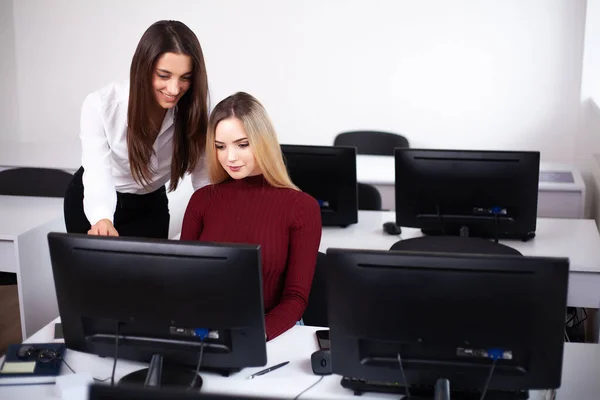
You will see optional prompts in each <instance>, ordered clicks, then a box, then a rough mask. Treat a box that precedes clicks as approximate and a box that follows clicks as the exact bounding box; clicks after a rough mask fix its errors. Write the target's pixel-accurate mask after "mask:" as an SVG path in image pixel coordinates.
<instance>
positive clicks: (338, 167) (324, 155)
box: [281, 144, 358, 226]
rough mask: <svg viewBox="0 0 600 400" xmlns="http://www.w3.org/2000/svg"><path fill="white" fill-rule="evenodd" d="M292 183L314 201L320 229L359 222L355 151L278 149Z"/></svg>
mask: <svg viewBox="0 0 600 400" xmlns="http://www.w3.org/2000/svg"><path fill="white" fill-rule="evenodd" d="M281 151H282V152H283V158H284V161H285V163H286V166H287V169H288V173H289V175H290V178H291V179H292V182H294V184H295V185H296V186H298V187H299V188H300V190H302V191H303V192H306V193H308V194H309V195H311V196H312V197H314V198H315V199H316V200H317V201H318V202H319V205H320V207H321V220H322V224H323V226H348V225H351V224H355V223H357V222H358V193H357V183H356V148H355V147H333V146H302V145H289V144H284V145H281Z"/></svg>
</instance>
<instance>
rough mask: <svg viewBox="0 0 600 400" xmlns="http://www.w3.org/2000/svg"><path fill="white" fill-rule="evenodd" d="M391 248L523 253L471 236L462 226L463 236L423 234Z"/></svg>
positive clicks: (503, 253)
mask: <svg viewBox="0 0 600 400" xmlns="http://www.w3.org/2000/svg"><path fill="white" fill-rule="evenodd" d="M390 250H396V251H421V252H437V253H463V254H493V255H522V254H521V252H519V251H518V250H516V249H514V248H512V247H510V246H506V245H504V244H501V243H496V242H494V241H491V240H487V239H483V238H478V237H470V236H468V230H466V228H461V236H421V237H417V238H411V239H405V240H400V241H398V242H396V243H394V244H393V245H392V247H391V248H390Z"/></svg>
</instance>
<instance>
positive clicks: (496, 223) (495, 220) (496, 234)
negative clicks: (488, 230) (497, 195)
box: [494, 212, 498, 243]
mask: <svg viewBox="0 0 600 400" xmlns="http://www.w3.org/2000/svg"><path fill="white" fill-rule="evenodd" d="M494 241H495V242H496V243H498V213H497V212H495V213H494Z"/></svg>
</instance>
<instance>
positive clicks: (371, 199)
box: [358, 182, 382, 211]
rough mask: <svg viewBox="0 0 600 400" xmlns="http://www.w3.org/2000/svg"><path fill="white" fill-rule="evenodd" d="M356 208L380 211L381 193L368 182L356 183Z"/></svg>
mask: <svg viewBox="0 0 600 400" xmlns="http://www.w3.org/2000/svg"><path fill="white" fill-rule="evenodd" d="M358 209H359V210H372V211H381V210H382V208H381V194H380V193H379V190H377V188H376V187H375V186H373V185H369V184H368V183H360V182H359V183H358Z"/></svg>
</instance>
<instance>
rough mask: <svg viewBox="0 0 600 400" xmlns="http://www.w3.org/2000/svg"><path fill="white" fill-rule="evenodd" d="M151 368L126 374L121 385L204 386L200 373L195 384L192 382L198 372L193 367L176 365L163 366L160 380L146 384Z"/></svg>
mask: <svg viewBox="0 0 600 400" xmlns="http://www.w3.org/2000/svg"><path fill="white" fill-rule="evenodd" d="M149 370H150V369H149V368H145V369H141V370H139V371H135V372H132V373H130V374H127V375H125V376H124V377H122V378H121V380H119V385H128V386H129V385H136V386H154V387H166V388H190V389H196V390H199V389H200V388H201V387H202V377H201V376H200V375H198V377H197V378H196V382H195V384H194V386H192V387H190V384H191V383H192V381H193V380H194V375H196V372H195V371H194V370H192V369H191V368H184V367H180V366H174V365H165V366H164V367H163V368H162V372H161V376H160V379H159V381H157V382H155V383H154V384H151V385H146V384H145V383H146V377H147V376H148V373H149V372H150V371H149Z"/></svg>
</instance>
